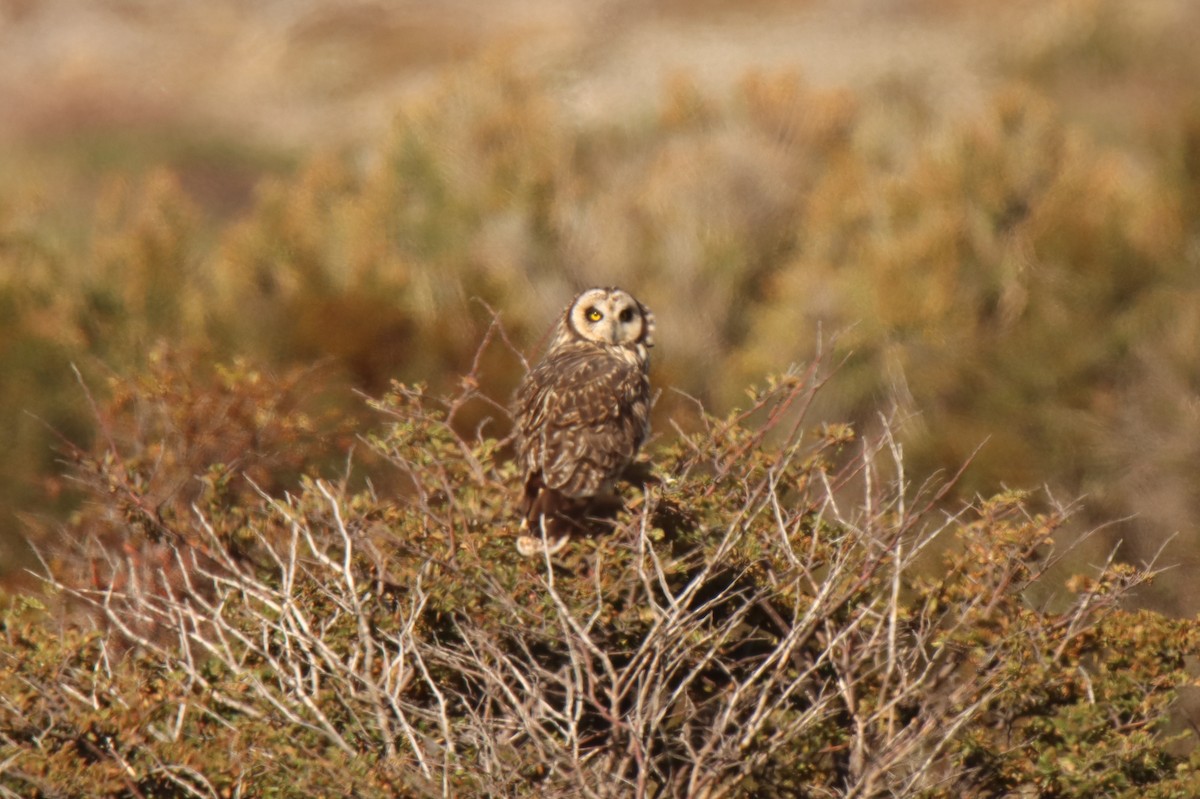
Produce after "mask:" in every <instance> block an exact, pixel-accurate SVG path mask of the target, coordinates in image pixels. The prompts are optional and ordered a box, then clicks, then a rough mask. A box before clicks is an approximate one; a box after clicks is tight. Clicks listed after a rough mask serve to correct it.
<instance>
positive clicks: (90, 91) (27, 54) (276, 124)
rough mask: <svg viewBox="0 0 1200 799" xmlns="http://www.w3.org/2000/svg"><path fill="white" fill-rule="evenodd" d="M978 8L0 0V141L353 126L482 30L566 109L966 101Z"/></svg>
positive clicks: (345, 136)
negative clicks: (669, 90)
mask: <svg viewBox="0 0 1200 799" xmlns="http://www.w3.org/2000/svg"><path fill="white" fill-rule="evenodd" d="M1143 2H1150V0H1143ZM989 5H990V4H989ZM931 6H936V7H933V8H931ZM995 7H996V6H993V8H995ZM994 22H995V20H994V19H991V18H990V15H987V14H982V13H980V12H979V11H970V10H963V9H962V8H960V7H959V6H958V5H957V4H953V3H939V4H931V3H930V2H928V0H926V2H911V1H909V2H906V0H846V1H845V2H828V1H825V2H818V1H817V0H810V1H809V2H792V3H785V2H761V1H760V2H752V3H747V4H738V3H735V2H700V3H691V4H689V3H684V2H675V3H655V4H651V3H636V2H622V1H621V0H598V1H597V2H584V1H583V0H557V1H554V0H496V1H495V2H469V1H468V0H441V1H440V2H432V1H430V0H408V1H407V2H391V3H387V2H364V1H363V0H351V1H350V2H333V1H332V0H266V2H257V3H245V2H241V0H236V1H235V0H214V1H210V2H199V1H198V0H0V141H8V142H10V143H13V142H20V141H26V142H28V141H31V140H32V141H36V140H38V139H40V138H43V137H45V136H47V135H54V134H62V133H70V132H77V131H79V130H86V129H87V128H89V127H120V126H122V125H125V124H134V125H137V124H155V123H159V122H172V121H174V122H178V121H183V122H184V123H186V124H195V125H202V126H212V127H213V128H214V129H215V130H219V131H222V132H224V133H225V134H232V135H242V136H250V137H255V138H258V139H260V140H261V141H263V142H264V143H274V144H279V145H282V146H285V147H304V146H306V145H311V144H315V143H329V142H331V141H332V142H336V141H345V140H354V139H358V138H362V137H371V136H373V135H375V134H376V133H378V131H380V130H381V129H382V128H384V127H385V126H386V125H387V124H388V122H389V120H390V119H391V118H392V116H393V115H394V114H395V112H396V109H397V107H399V105H400V104H401V103H403V102H404V100H405V99H406V98H407V97H409V96H411V95H412V93H413V92H416V91H420V89H421V88H422V87H423V86H424V85H426V84H428V82H429V81H430V80H431V79H432V78H433V77H434V76H436V75H437V74H438V73H440V72H441V71H442V68H444V67H445V66H447V65H449V64H450V63H452V62H454V61H456V60H461V59H467V58H471V57H475V56H478V55H479V54H481V53H484V52H489V51H497V50H503V51H506V52H508V53H509V54H510V55H511V56H512V57H513V58H516V59H519V60H523V61H527V62H529V63H531V64H532V65H533V66H534V67H535V68H544V69H546V70H550V71H552V72H553V73H554V74H555V76H556V78H557V79H558V81H559V83H558V85H561V87H562V91H563V92H564V99H566V100H568V101H569V102H570V103H572V104H573V106H574V107H576V108H577V109H578V111H579V113H580V114H581V115H582V116H585V117H586V116H588V115H618V116H619V115H620V114H621V113H622V112H623V111H624V112H627V111H629V110H631V109H636V108H638V107H639V106H646V105H647V104H650V103H652V102H653V101H654V100H655V98H657V97H658V96H659V95H660V93H661V90H662V86H663V84H664V81H665V80H667V79H668V78H669V77H670V76H672V75H675V74H679V73H684V74H689V75H691V76H693V78H694V79H695V80H696V81H697V82H698V83H699V84H700V85H702V86H705V87H711V88H713V89H718V90H719V89H720V88H721V87H723V86H724V85H726V84H728V83H730V82H732V81H734V80H736V79H738V78H739V77H740V76H741V75H742V74H744V73H745V71H746V70H747V69H751V68H768V69H778V68H784V69H791V68H795V69H797V70H799V71H800V72H801V73H802V74H803V75H804V76H805V77H806V79H808V80H809V81H811V82H812V83H814V84H817V85H828V86H849V87H864V86H870V85H873V84H878V83H880V82H881V81H886V80H889V79H895V78H897V77H900V78H904V79H916V80H917V81H918V82H919V83H920V84H921V85H922V86H924V88H925V89H926V90H927V91H928V93H929V95H930V97H931V98H933V99H934V100H935V101H937V102H938V103H940V104H942V105H943V106H944V107H947V108H970V107H971V106H972V104H973V103H975V102H976V101H977V100H978V99H979V98H980V96H981V95H982V94H983V93H984V92H985V91H986V90H987V88H988V86H989V81H990V80H991V78H990V75H991V72H992V71H991V69H990V62H991V59H992V58H993V55H994V52H995V49H996V47H997V45H998V41H1000V37H998V36H997V35H996V30H995V28H994V26H993V23H994ZM10 155H11V153H10Z"/></svg>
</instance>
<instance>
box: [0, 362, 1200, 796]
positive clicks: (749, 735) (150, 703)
mask: <svg viewBox="0 0 1200 799" xmlns="http://www.w3.org/2000/svg"><path fill="white" fill-rule="evenodd" d="M159 364H160V367H159V368H160V371H158V372H156V374H155V376H154V377H153V379H152V382H150V383H149V384H141V385H142V388H141V390H140V391H139V392H137V395H136V396H143V397H144V396H151V397H153V401H152V402H151V403H150V406H151V407H157V408H158V409H159V413H158V414H157V415H155V414H149V415H148V414H147V413H146V408H147V406H146V405H145V404H139V403H138V402H136V401H134V402H131V401H122V400H117V401H115V402H114V404H112V405H110V406H106V407H105V408H102V409H101V418H103V419H105V420H107V422H106V425H105V427H106V428H107V429H109V430H111V431H114V432H113V434H112V435H111V436H110V437H109V438H108V440H107V442H106V443H104V444H102V445H100V447H99V448H98V451H97V453H96V455H95V456H94V457H83V456H82V455H81V456H80V457H78V458H77V459H76V463H77V466H76V469H77V471H76V476H77V477H79V478H80V479H81V480H82V481H83V482H84V483H85V484H86V485H88V486H89V487H90V489H91V500H90V502H89V503H88V504H87V505H86V506H85V507H84V508H83V509H82V510H81V512H80V513H79V514H78V515H77V517H76V518H75V519H74V520H73V522H72V524H71V525H70V527H69V529H68V530H66V535H65V536H64V539H63V543H62V544H61V546H62V547H64V549H60V552H62V553H63V557H62V558H61V559H60V560H59V561H57V562H56V563H55V564H54V565H53V568H52V574H51V575H50V582H49V585H50V591H49V597H48V602H49V604H50V607H52V608H53V609H54V610H55V611H56V612H55V613H50V612H48V611H47V610H46V609H45V608H43V607H39V605H40V603H39V602H38V601H35V600H33V599H29V598H26V599H17V600H15V601H13V602H11V603H10V607H9V609H8V610H7V611H6V612H5V613H4V616H3V621H2V627H0V632H2V633H3V636H4V639H5V647H4V649H3V652H2V653H0V741H3V743H4V749H3V756H2V757H0V792H3V795H5V796H25V797H51V796H53V797H97V796H104V797H151V796H154V797H185V796H201V797H229V796H247V795H250V796H263V797H271V796H274V797H284V796H297V797H298V796H321V795H326V796H334V795H336V796H342V795H354V796H364V797H369V796H380V797H383V796H396V795H402V796H445V795H453V796H519V795H539V796H630V795H632V796H689V797H691V796H696V797H699V796H707V797H717V796H722V797H734V796H763V795H772V796H796V797H810V796H861V797H868V796H879V797H883V796H927V797H963V796H980V797H982V796H1044V797H1051V796H1053V797H1094V796H1099V795H1104V796H1128V797H1134V796H1137V797H1142V796H1163V797H1166V796H1189V795H1195V793H1196V791H1197V790H1198V789H1200V778H1197V777H1195V776H1194V774H1193V772H1194V768H1195V766H1196V765H1197V763H1196V762H1194V760H1193V759H1189V757H1190V756H1189V755H1188V754H1187V751H1188V750H1189V747H1187V746H1185V742H1184V741H1182V740H1177V739H1175V738H1173V737H1171V736H1169V735H1166V734H1165V733H1164V723H1165V722H1166V721H1167V719H1168V715H1169V712H1170V708H1171V706H1172V701H1173V699H1174V698H1175V696H1176V695H1177V692H1178V690H1179V689H1180V687H1181V686H1183V685H1184V684H1186V683H1187V682H1188V680H1189V675H1188V670H1187V664H1188V659H1189V658H1191V657H1194V656H1195V654H1196V653H1197V649H1198V647H1200V640H1198V633H1197V630H1196V627H1195V625H1194V624H1193V623H1191V622H1188V621H1180V620H1172V619H1168V618H1166V617H1163V616H1160V615H1157V614H1154V613H1151V612H1146V611H1130V610H1126V609H1124V604H1123V600H1124V599H1126V598H1127V597H1128V596H1129V592H1130V590H1131V589H1133V588H1134V587H1136V586H1138V585H1140V584H1143V583H1145V582H1146V581H1147V580H1149V579H1151V578H1152V577H1153V575H1154V570H1153V568H1151V567H1145V568H1133V567H1130V566H1124V565H1118V564H1114V563H1112V562H1111V561H1110V562H1109V563H1107V564H1105V565H1103V566H1101V567H1098V568H1096V569H1094V570H1092V571H1091V572H1090V573H1088V574H1085V575H1075V576H1073V577H1071V578H1070V579H1067V580H1066V581H1065V582H1064V581H1063V580H1062V579H1061V575H1060V574H1059V573H1058V571H1057V569H1056V567H1057V566H1058V565H1059V564H1060V560H1061V558H1062V556H1063V554H1064V553H1063V549H1062V548H1060V547H1058V546H1056V545H1055V543H1054V541H1053V536H1054V534H1055V531H1056V530H1058V529H1060V526H1061V524H1062V523H1063V521H1064V519H1065V518H1066V516H1067V515H1068V511H1067V510H1065V509H1059V510H1056V511H1054V512H1050V513H1045V514H1039V513H1034V512H1032V511H1031V510H1030V509H1029V504H1028V503H1027V501H1026V498H1025V497H1024V496H1022V495H1021V494H1019V493H1016V492H1005V493H1003V494H1000V495H997V496H995V497H992V498H990V499H986V500H984V499H980V500H977V501H975V502H972V503H970V504H968V505H966V506H963V507H961V508H960V509H958V510H957V511H954V512H947V511H946V510H945V507H944V502H945V499H946V496H947V492H948V491H949V490H950V488H951V486H952V481H941V482H939V481H935V480H927V481H921V480H914V479H913V478H912V477H911V476H910V475H909V474H907V472H906V471H905V463H904V458H903V454H902V451H901V446H900V445H899V444H898V443H897V440H896V439H895V437H894V436H893V435H892V434H891V433H890V432H889V431H888V429H887V428H886V427H885V428H884V432H883V433H882V434H881V435H879V436H878V437H873V438H869V439H859V438H857V437H856V436H855V433H854V432H853V431H852V430H851V429H850V428H849V427H846V426H837V425H825V426H822V427H820V428H818V429H814V430H810V429H808V426H807V425H806V423H805V421H804V418H805V417H804V414H803V411H804V409H806V408H808V407H809V406H810V405H811V403H812V402H813V399H814V396H815V395H816V393H817V390H818V388H819V387H820V385H821V384H822V383H823V382H824V381H825V379H826V377H827V375H825V374H823V373H822V372H821V370H820V369H819V368H817V367H814V368H813V369H810V370H809V371H808V372H806V373H803V374H800V373H795V374H788V375H785V376H783V377H781V378H779V379H776V380H772V381H769V382H768V383H767V384H766V385H765V386H763V387H761V388H759V389H756V390H754V391H752V392H751V394H752V404H751V406H750V407H749V408H748V409H746V410H744V411H741V412H735V413H732V414H730V415H728V416H724V417H719V418H718V417H713V416H709V415H703V416H702V424H701V425H700V429H699V430H698V431H697V432H695V433H694V434H690V435H681V436H680V437H679V438H678V439H677V440H676V441H674V442H673V443H670V444H664V445H661V446H660V447H658V449H656V450H655V451H654V452H653V453H652V461H653V475H654V477H653V479H651V480H649V481H648V482H647V483H646V485H644V486H642V487H641V488H640V490H639V489H636V488H631V489H629V490H628V491H627V492H626V499H627V504H626V508H625V509H624V510H623V511H622V512H621V513H620V515H619V516H618V517H617V518H616V520H615V521H614V522H613V523H612V525H611V529H597V530H595V531H594V534H592V535H587V536H581V537H580V538H579V539H577V540H575V541H573V542H572V543H571V545H570V546H569V547H568V549H567V550H565V551H564V553H562V554H561V555H559V556H556V557H555V558H554V559H551V558H549V557H538V558H531V559H524V558H521V557H520V556H518V555H517V553H516V551H515V549H514V546H513V540H514V535H515V532H516V530H515V527H516V525H515V519H514V518H513V516H512V513H511V510H510V501H511V498H512V497H513V496H514V494H515V493H516V486H515V482H516V480H515V474H514V472H513V467H512V465H511V463H510V462H509V460H508V458H507V456H506V454H505V447H504V442H503V441H502V440H499V439H497V437H496V431H493V430H492V427H493V426H498V425H499V424H502V422H503V420H502V419H499V417H500V415H501V414H502V413H503V408H502V406H499V405H497V404H496V403H495V402H493V401H492V400H490V399H489V398H488V397H487V396H485V395H484V394H483V393H481V392H480V389H479V388H478V383H479V380H478V379H477V376H474V375H473V376H472V377H471V378H469V379H466V380H464V381H463V382H462V389H461V391H460V392H459V393H458V394H454V395H449V396H441V395H437V394H432V393H430V392H429V391H428V390H426V389H424V388H423V387H421V386H410V385H401V384H396V385H394V386H393V388H392V390H391V391H390V393H388V394H387V395H386V396H385V397H384V398H382V399H381V400H379V401H378V402H375V403H373V405H374V407H375V408H376V410H377V411H378V412H379V413H381V414H382V418H383V419H384V420H385V422H384V423H383V424H382V425H381V426H380V429H379V430H378V431H377V432H374V433H372V434H370V435H368V436H367V437H366V439H365V441H366V444H367V449H369V451H370V453H372V454H371V455H370V456H369V458H368V460H369V459H370V458H377V459H378V460H376V461H370V463H371V467H370V469H369V470H368V472H369V475H368V476H369V477H371V480H368V481H366V482H356V481H355V480H352V479H342V480H339V481H338V482H336V483H335V482H330V481H329V480H327V479H318V478H317V477H316V476H314V475H317V474H319V473H320V471H321V469H320V467H319V466H315V465H313V462H312V461H311V460H310V459H309V458H306V457H303V455H304V453H308V454H309V455H311V453H312V452H313V448H305V447H298V448H296V449H294V450H293V449H292V448H291V445H292V444H293V443H294V442H295V441H296V440H297V439H296V432H295V431H296V430H298V429H301V428H303V427H304V425H303V424H300V417H298V416H296V415H293V414H290V413H287V412H283V411H281V410H280V406H279V401H278V399H277V398H278V396H280V393H279V392H277V391H276V390H275V388H274V387H270V386H268V387H266V388H260V386H262V385H263V382H264V380H266V378H263V377H262V376H261V375H259V373H257V372H255V371H254V370H252V369H249V368H248V367H245V366H243V367H239V368H235V369H233V370H221V369H217V370H214V371H212V372H209V373H204V372H203V371H202V370H194V369H193V368H192V367H190V366H188V365H187V363H186V361H182V362H181V361H177V360H175V359H173V358H172V357H169V356H164V357H163V358H162V359H160V361H159ZM230 375H233V377H230ZM255 375H258V376H257V377H255ZM114 395H115V396H117V397H119V398H120V397H129V396H131V395H130V394H129V393H127V392H125V391H123V390H122V388H121V386H119V385H118V386H116V387H114ZM216 397H227V398H228V399H229V401H231V402H234V404H235V406H236V407H237V408H238V409H239V411H238V412H237V413H223V414H221V413H213V412H212V408H213V407H214V406H213V404H212V400H213V398H216ZM487 414H491V415H493V416H495V417H497V421H496V422H495V423H493V422H484V423H483V424H481V425H479V426H478V427H476V428H473V432H471V433H467V434H464V433H462V432H460V427H461V425H460V424H459V422H460V421H461V420H462V419H464V418H467V417H470V418H471V419H479V418H483V417H484V416H486V415H487ZM147 418H150V419H155V418H157V419H159V420H172V429H174V430H189V429H191V428H192V424H193V423H195V422H197V421H198V420H201V419H203V420H207V421H208V422H209V423H210V424H211V427H209V428H207V432H206V433H205V435H204V436H202V437H200V439H198V440H203V441H226V442H242V441H243V438H242V437H241V436H242V435H243V434H244V432H245V431H246V430H249V429H255V430H262V431H263V433H264V435H263V437H262V438H261V439H260V440H259V441H258V442H256V445H255V446H254V447H251V448H248V449H247V448H244V447H242V446H241V444H238V445H237V446H236V447H235V448H234V449H233V450H232V451H230V450H225V449H221V448H216V449H207V448H205V447H202V446H195V445H194V444H193V443H189V442H194V441H196V440H197V439H192V438H189V437H188V436H184V435H163V436H158V435H156V436H147V437H143V436H138V435H129V434H122V433H121V432H120V431H122V430H127V431H128V430H138V429H141V427H142V426H143V425H145V423H146V420H147ZM251 420H253V421H251ZM264 423H265V425H266V426H265V427H263V426H262V425H264ZM316 427H317V426H314V427H313V429H316ZM320 427H321V428H322V429H329V428H328V426H326V425H320ZM317 449H320V448H317ZM241 451H249V452H254V453H257V457H253V458H251V459H250V461H248V462H244V466H243V468H237V469H235V468H230V463H231V460H230V459H231V458H232V457H233V455H234V454H235V452H241ZM292 452H294V453H295V454H297V455H300V456H301V457H294V456H293V455H290V454H288V453H292ZM273 455H279V457H273ZM206 461H207V463H206ZM384 464H386V466H385V465H384ZM276 467H278V468H276ZM295 469H298V470H299V471H301V472H304V473H305V475H306V476H304V477H301V478H299V479H298V480H297V481H292V480H290V479H287V478H286V475H287V474H291V473H293V471H294V470H295ZM178 474H182V475H186V474H201V475H204V478H203V479H202V480H201V481H200V482H199V485H200V486H202V489H201V490H198V491H195V492H193V493H191V494H190V495H189V496H188V497H187V498H186V501H185V499H184V498H183V497H182V496H180V495H178V494H176V495H173V496H174V501H167V502H165V504H164V502H163V500H162V499H161V498H160V494H159V493H157V492H156V490H155V488H154V487H155V486H156V485H160V484H164V481H165V484H168V485H169V484H171V483H172V479H173V478H172V475H178ZM243 474H245V475H253V478H254V479H253V481H250V480H249V479H245V478H244V477H243V476H241V475H243ZM394 478H398V479H394ZM389 479H394V484H395V487H394V488H392V489H390V490H387V491H383V490H381V489H380V488H379V486H381V485H383V483H380V482H378V480H383V481H387V480H389ZM356 485H357V486H358V487H355V486H356ZM150 509H160V510H156V511H154V512H152V513H148V510H150ZM168 510H169V512H168ZM71 547H74V548H75V554H73V555H71V554H69V553H68V550H69V549H70V548H71ZM151 547H153V548H154V551H155V553H157V555H158V556H159V561H158V564H157V567H156V568H146V565H147V564H146V563H145V560H144V558H142V557H140V556H141V554H142V553H145V552H146V551H147V549H148V548H151ZM80 553H82V554H83V555H84V556H85V557H84V558H82V559H81V558H80V557H79V555H80ZM98 562H100V563H103V564H104V565H105V569H103V570H99V571H97V570H94V569H91V568H89V569H79V568H78V567H77V566H78V564H80V563H88V564H95V563H98ZM1064 589H1065V590H1064ZM51 618H56V619H57V621H53V622H52V621H51Z"/></svg>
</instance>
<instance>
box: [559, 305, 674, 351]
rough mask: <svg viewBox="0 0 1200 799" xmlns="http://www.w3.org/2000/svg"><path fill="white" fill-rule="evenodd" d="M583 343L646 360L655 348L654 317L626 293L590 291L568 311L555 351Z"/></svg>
mask: <svg viewBox="0 0 1200 799" xmlns="http://www.w3.org/2000/svg"><path fill="white" fill-rule="evenodd" d="M581 340H582V341H589V342H594V343H596V344H604V346H606V347H623V348H626V349H630V350H636V352H637V354H638V355H640V356H641V358H642V359H643V360H644V359H646V356H647V352H646V350H647V349H649V348H650V347H654V314H653V313H650V310H649V308H647V307H646V306H644V305H642V304H641V302H638V301H637V300H636V299H634V295H632V294H630V293H629V292H624V290H622V289H619V288H593V289H588V290H586V292H583V293H582V294H580V295H578V296H576V298H575V299H574V300H572V301H571V305H569V306H568V307H566V312H565V313H564V314H563V319H562V322H560V323H559V329H558V335H557V336H556V341H554V342H553V344H552V347H558V346H560V344H565V343H568V342H570V341H581Z"/></svg>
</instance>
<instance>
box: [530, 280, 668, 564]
mask: <svg viewBox="0 0 1200 799" xmlns="http://www.w3.org/2000/svg"><path fill="white" fill-rule="evenodd" d="M652 346H654V315H653V314H651V313H650V310H649V309H648V308H646V306H644V305H642V304H641V303H640V302H638V301H637V300H636V299H634V298H633V296H632V295H630V294H629V293H627V292H625V291H622V290H621V289H618V288H594V289H588V290H587V291H585V292H583V293H582V294H580V295H579V296H578V297H576V298H575V299H574V300H573V301H572V302H571V304H570V305H569V306H567V309H566V311H565V312H564V313H563V315H562V318H561V319H559V321H558V325H557V326H556V328H555V330H554V337H553V339H552V340H551V342H550V347H549V349H547V350H546V354H545V355H544V356H543V357H542V360H541V361H540V362H539V363H538V364H537V366H535V367H534V368H533V369H531V370H530V371H529V373H528V374H527V375H525V379H524V380H523V381H522V382H521V385H520V387H519V388H518V389H517V396H516V407H515V416H516V447H517V463H518V466H519V468H520V470H521V475H522V480H523V483H524V487H525V494H524V499H523V502H522V511H523V513H524V515H525V519H524V521H523V522H522V525H521V527H522V529H529V531H530V532H532V533H534V535H533V536H527V535H523V536H521V537H520V538H519V539H518V540H517V549H518V550H519V551H520V552H521V553H522V554H525V555H531V554H535V553H536V552H539V551H540V550H541V546H542V544H541V529H542V528H541V526H542V525H543V524H544V525H545V532H546V534H547V536H548V540H549V537H550V536H553V537H554V538H557V539H558V540H557V542H555V543H552V545H551V546H552V551H557V550H558V549H559V548H561V547H562V545H563V544H565V543H566V541H567V531H569V529H570V527H571V519H572V518H573V517H576V518H577V517H578V515H579V514H581V513H583V512H585V511H586V509H587V507H588V505H589V503H590V501H591V500H593V499H594V498H597V497H602V496H605V495H608V494H610V493H611V491H612V489H613V486H614V484H615V483H616V481H617V478H618V477H619V476H620V474H621V472H622V471H623V470H624V469H625V467H627V466H628V465H629V463H630V462H631V461H632V460H633V457H634V456H635V455H636V454H637V451H638V448H639V447H640V446H641V445H642V442H643V441H645V440H646V435H647V433H648V432H649V425H650V379H649V367H650V357H649V349H650V348H651V347H652Z"/></svg>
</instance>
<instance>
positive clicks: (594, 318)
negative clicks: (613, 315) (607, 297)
mask: <svg viewBox="0 0 1200 799" xmlns="http://www.w3.org/2000/svg"><path fill="white" fill-rule="evenodd" d="M587 318H588V321H589V322H599V321H600V320H601V319H603V318H604V314H602V313H600V312H599V311H597V310H596V309H595V308H588V309H587Z"/></svg>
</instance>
